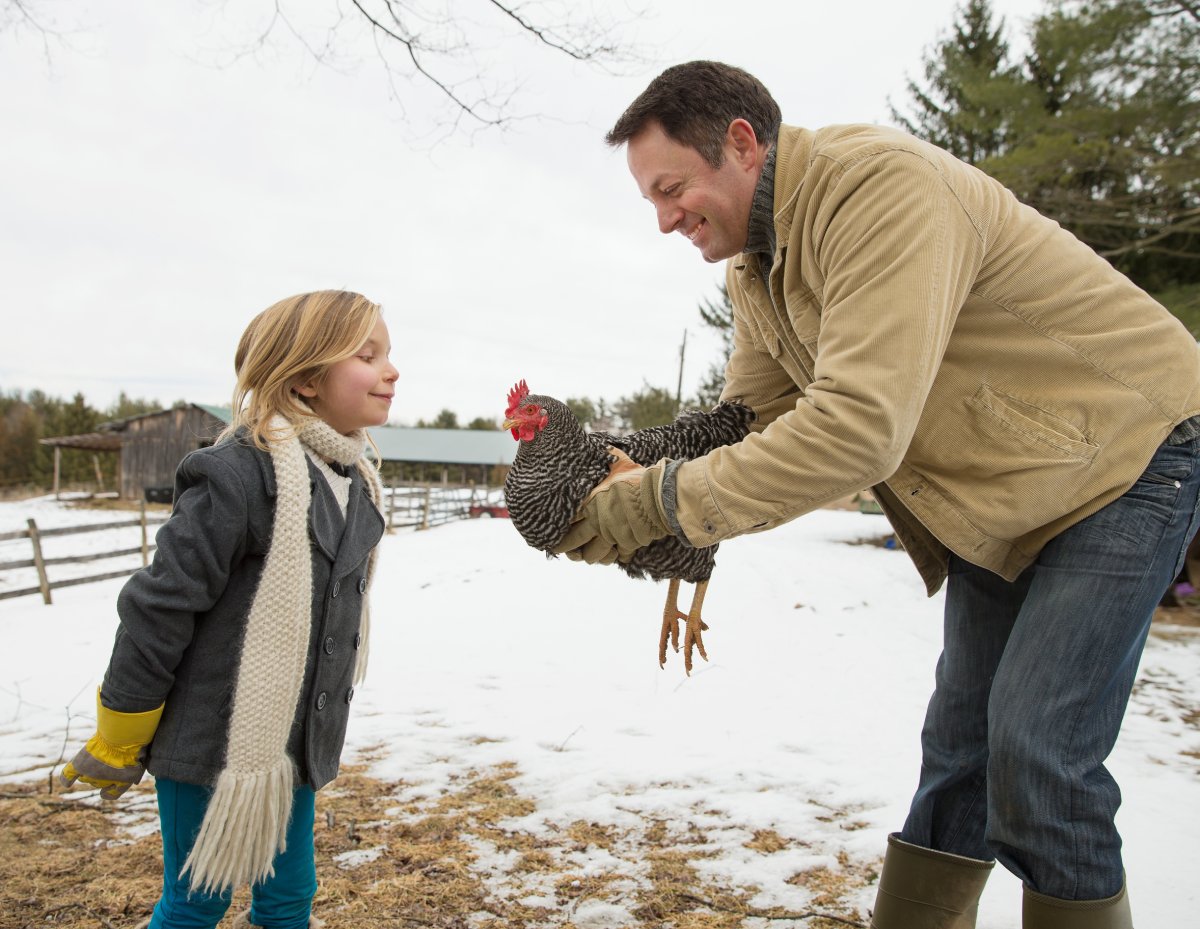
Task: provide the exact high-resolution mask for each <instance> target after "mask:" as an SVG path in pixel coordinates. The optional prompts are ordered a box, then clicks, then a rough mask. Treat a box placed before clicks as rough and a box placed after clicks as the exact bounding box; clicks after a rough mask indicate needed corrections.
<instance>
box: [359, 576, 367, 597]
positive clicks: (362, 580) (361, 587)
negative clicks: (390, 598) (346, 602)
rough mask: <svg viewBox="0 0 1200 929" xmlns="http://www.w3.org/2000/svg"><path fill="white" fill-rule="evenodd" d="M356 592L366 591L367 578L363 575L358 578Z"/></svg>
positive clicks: (362, 592)
mask: <svg viewBox="0 0 1200 929" xmlns="http://www.w3.org/2000/svg"><path fill="white" fill-rule="evenodd" d="M358 592H359V593H360V594H365V593H366V592H367V579H366V578H365V577H360V578H359V579H358Z"/></svg>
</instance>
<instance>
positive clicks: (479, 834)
mask: <svg viewBox="0 0 1200 929" xmlns="http://www.w3.org/2000/svg"><path fill="white" fill-rule="evenodd" d="M519 773H520V772H519V771H518V770H517V768H516V766H515V765H511V764H506V765H499V766H497V767H494V768H489V769H487V770H481V771H470V772H468V773H467V774H465V775H463V776H461V777H459V778H457V779H456V780H454V781H453V782H452V783H451V785H450V786H449V788H448V789H446V790H445V791H444V792H443V793H441V794H440V795H439V796H437V797H435V798H432V799H430V798H422V799H401V798H402V797H404V796H406V792H405V788H406V786H407V785H405V784H404V783H403V782H389V781H383V780H379V779H377V778H373V777H371V776H369V775H368V774H367V773H366V767H365V765H362V766H356V767H347V768H344V769H343V773H342V775H341V776H340V777H339V778H338V780H337V781H336V782H335V784H334V785H332V786H331V787H329V788H327V789H325V790H323V791H321V792H320V793H318V795H317V823H316V849H317V876H318V880H319V882H320V887H319V889H318V891H317V896H316V900H315V901H314V913H315V914H316V915H317V916H319V917H320V918H321V919H323V920H325V924H326V927H327V929H384V927H388V929H392V927H397V929H404V927H418V926H423V927H440V929H542V927H562V929H574V926H575V924H574V923H573V922H572V917H573V914H574V913H575V912H576V910H577V909H578V908H579V907H580V906H581V905H583V904H584V903H585V902H588V901H590V902H592V903H610V904H612V905H614V906H619V907H621V908H622V909H624V910H625V911H626V912H628V913H630V914H632V915H631V917H630V919H629V922H628V924H627V925H628V926H629V927H631V929H634V927H652V926H653V927H660V926H663V925H664V924H670V925H671V926H672V927H674V929H735V927H740V926H741V925H742V923H743V921H744V920H746V919H748V918H750V917H759V918H764V917H765V918H770V919H777V920H778V919H786V918H792V919H803V920H805V923H804V924H805V925H806V926H809V927H812V929H833V927H844V926H847V925H850V926H856V925H857V926H865V924H866V915H865V914H862V913H860V912H858V911H857V910H855V909H854V908H853V907H849V906H848V905H847V904H846V903H845V902H844V901H845V900H846V899H848V898H850V897H851V896H852V895H857V894H858V893H859V892H860V891H861V889H862V888H863V887H864V886H866V885H868V884H870V883H872V882H873V881H874V880H875V879H876V874H875V870H874V869H875V868H877V867H878V862H870V863H868V864H867V865H862V864H856V863H854V862H852V861H851V860H850V859H849V858H847V857H846V856H844V855H843V856H842V857H841V858H839V860H838V867H836V868H820V869H816V870H814V871H806V872H802V873H800V874H798V875H796V876H794V877H793V878H792V879H791V880H790V881H789V883H792V884H793V885H794V886H796V887H799V888H802V889H804V890H805V891H807V892H808V894H809V896H810V901H809V903H810V904H811V906H812V909H811V910H808V911H805V912H797V913H791V914H789V913H788V912H787V911H784V910H781V909H779V908H769V909H762V908H756V907H754V906H752V905H751V904H750V903H749V900H750V899H752V898H753V896H754V895H755V894H756V893H757V892H758V890H759V888H758V887H755V886H734V885H730V884H728V883H725V882H721V881H718V880H714V879H712V878H710V877H706V876H702V875H701V874H700V873H699V872H698V870H697V868H696V866H695V865H696V863H697V862H700V861H703V860H706V859H712V858H714V857H715V856H716V855H717V850H716V848H715V846H714V844H713V843H712V842H710V841H709V840H708V838H707V837H706V835H705V830H704V829H702V828H700V827H698V826H696V825H694V824H682V823H681V824H673V823H667V822H664V821H662V820H661V819H652V818H650V817H645V818H643V819H642V820H641V821H640V823H639V824H637V825H635V826H633V827H630V828H625V827H616V826H613V825H606V824H600V823H590V822H584V821H576V822H573V823H570V824H568V825H566V826H562V827H554V826H551V827H550V828H549V829H547V830H543V831H539V833H538V834H536V835H535V834H533V833H531V832H527V831H523V830H522V829H520V828H516V827H515V826H516V824H519V823H520V817H524V816H527V815H528V814H529V813H532V812H534V811H535V809H536V804H535V802H534V801H533V800H532V799H530V798H529V797H525V796H522V795H521V794H520V792H519V791H518V790H517V789H516V788H515V787H514V786H513V783H512V782H513V781H514V779H515V778H516V777H517V776H518V775H519ZM148 785H149V782H147V783H146V784H145V785H140V786H138V787H136V788H134V789H133V790H132V791H130V792H129V793H127V794H126V795H125V796H124V797H123V798H122V799H121V800H120V801H118V802H116V803H114V804H106V805H104V806H101V804H100V803H99V801H98V800H97V798H96V795H95V793H94V792H78V793H73V794H65V795H58V794H54V795H52V794H50V793H49V792H48V787H47V783H46V781H39V782H37V783H29V784H23V785H8V786H6V787H5V788H4V789H3V791H2V792H0V929H34V927H48V926H49V927H56V929H131V927H133V926H134V925H136V924H137V923H138V922H140V921H141V920H142V919H144V918H145V917H146V916H148V915H149V914H150V910H151V908H152V907H153V905H154V902H155V901H156V899H157V897H158V890H159V887H160V885H161V880H162V857H161V850H160V849H161V846H160V841H159V836H158V832H157V830H152V827H151V824H153V823H154V822H155V821H156V818H157V813H156V811H155V805H154V792H153V788H152V787H151V786H148ZM795 844H805V843H797V842H795V841H789V840H788V839H786V838H784V837H783V836H780V835H779V834H778V833H775V832H774V831H772V830H760V831H758V832H755V833H754V834H753V838H752V839H751V840H750V841H748V842H747V843H746V846H747V847H749V848H753V849H755V850H756V851H758V852H759V853H760V854H773V853H774V852H777V851H779V850H781V849H784V848H787V847H789V846H791V845H795ZM597 853H602V854H604V855H606V856H610V858H609V859H608V864H606V865H605V866H603V867H596V866H595V864H594V862H595V858H594V856H595V855H596V854H597ZM612 859H615V862H614V861H613V860H612ZM589 861H591V862H593V863H592V864H591V865H589V864H588V862H589ZM248 903H249V894H248V891H246V890H245V889H242V890H240V891H238V892H237V893H236V894H235V896H234V904H233V906H232V907H231V908H230V914H231V915H230V916H229V917H227V918H226V921H225V922H224V923H222V926H228V925H229V924H230V923H231V922H232V915H233V914H235V913H239V912H241V911H242V910H244V909H245V908H246V907H247V906H248ZM820 914H825V915H826V916H828V917H829V918H821V915H820Z"/></svg>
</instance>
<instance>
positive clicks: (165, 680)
mask: <svg viewBox="0 0 1200 929" xmlns="http://www.w3.org/2000/svg"><path fill="white" fill-rule="evenodd" d="M308 471H309V481H310V484H311V487H312V503H311V505H310V506H309V513H308V534H309V542H310V546H309V547H310V551H311V555H312V580H313V587H312V629H311V633H310V635H309V644H308V661H307V665H306V668H305V672H304V685H303V687H302V688H301V693H300V699H299V701H298V703H297V707H296V717H295V720H294V721H293V723H292V731H291V735H290V736H289V738H288V754H289V755H290V756H291V758H292V759H293V760H294V761H295V763H296V769H297V783H308V784H309V785H310V786H312V787H313V788H314V789H317V788H320V787H322V786H324V785H325V784H327V783H329V782H330V781H331V780H333V779H334V778H335V777H336V776H337V772H338V760H339V758H340V756H341V751H342V744H343V742H344V741H345V737H346V723H347V721H348V719H349V715H350V701H351V699H352V698H353V696H354V688H353V686H352V683H353V676H354V664H355V657H356V653H357V650H358V648H359V646H360V644H361V639H360V637H359V624H360V620H361V615H362V607H363V597H364V595H365V593H366V588H367V559H368V556H369V555H370V553H371V550H372V549H373V548H374V547H375V546H376V545H377V544H378V542H379V540H380V538H381V537H382V535H383V529H384V525H383V517H382V516H381V515H380V514H379V511H378V510H377V509H376V508H375V505H374V504H373V503H372V502H371V498H370V496H369V495H368V491H367V487H366V483H365V482H364V480H363V478H362V476H361V475H360V474H359V473H358V471H357V469H351V472H350V473H351V480H352V483H351V486H350V502H349V505H348V506H347V508H346V516H345V517H344V518H343V517H342V514H341V511H340V510H339V508H338V504H337V501H336V500H335V499H334V496H333V491H332V490H331V489H330V487H329V484H328V483H327V482H326V480H325V479H324V477H322V476H321V473H320V472H319V471H318V470H317V468H316V467H315V465H313V463H312V462H311V461H309V462H308ZM275 494H276V489H275V471H274V467H273V465H272V462H271V456H270V455H269V454H268V453H266V452H263V451H261V450H260V449H257V448H255V447H254V446H253V445H252V444H250V442H249V441H248V440H247V439H244V438H243V437H241V436H235V437H234V438H233V439H230V440H227V441H224V442H221V443H219V444H217V445H214V446H211V447H209V448H202V449H199V450H197V451H195V452H192V453H191V454H189V455H188V456H187V457H186V458H184V460H183V461H182V462H181V463H180V465H179V468H178V470H177V471H176V475H175V505H174V508H173V510H172V513H171V518H170V519H169V520H168V521H167V522H166V523H164V524H163V526H162V528H161V529H160V530H159V532H158V537H157V544H158V550H157V551H156V553H155V556H154V561H153V562H152V563H151V564H150V565H149V566H148V567H146V568H144V569H142V570H141V571H139V572H138V573H137V574H135V575H134V576H133V577H132V578H130V580H129V581H128V583H126V585H125V587H124V588H123V589H122V591H121V594H120V596H119V598H118V600H117V612H118V615H119V617H120V626H119V627H118V629H117V635H116V643H115V645H114V647H113V654H112V659H111V661H110V663H109V666H108V670H107V672H106V673H105V675H104V682H103V684H102V685H101V688H100V690H101V699H102V701H103V703H104V705H105V706H107V707H109V708H110V709H113V710H117V711H119V712H127V713H128V712H142V711H145V710H149V709H153V708H155V707H157V706H159V705H160V704H162V703H164V702H165V703H166V707H165V709H164V710H163V715H162V720H161V722H160V723H159V727H158V731H157V732H156V733H155V736H154V740H153V742H152V743H151V744H150V747H149V754H148V758H147V762H146V768H147V770H148V771H149V772H150V773H151V774H153V775H154V776H155V777H166V778H170V779H172V780H177V781H182V782H184V783H190V784H204V785H212V784H213V783H215V781H216V779H217V775H218V774H220V772H221V770H222V769H223V767H224V761H225V746H226V743H227V741H228V728H229V718H230V714H231V712H232V708H233V692H234V685H235V682H236V680H237V673H238V659H239V656H240V654H241V647H242V639H243V635H244V633H245V625H246V617H247V616H248V614H249V612H250V606H251V604H252V603H253V602H254V593H255V590H256V589H257V587H258V580H259V577H260V575H261V574H262V569H263V563H264V560H265V558H266V554H267V551H268V550H269V549H270V545H271V532H272V526H273V521H274V515H275Z"/></svg>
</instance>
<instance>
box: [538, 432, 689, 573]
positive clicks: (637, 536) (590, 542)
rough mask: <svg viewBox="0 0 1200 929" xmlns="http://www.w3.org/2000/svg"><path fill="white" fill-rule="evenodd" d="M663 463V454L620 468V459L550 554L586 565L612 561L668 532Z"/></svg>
mask: <svg viewBox="0 0 1200 929" xmlns="http://www.w3.org/2000/svg"><path fill="white" fill-rule="evenodd" d="M622 457H624V456H623V455H622ZM625 460H626V461H628V459H627V458H626V459H625ZM666 464H667V459H666V458H664V459H662V460H661V461H659V462H658V463H657V464H655V465H653V466H652V467H649V468H639V467H636V466H634V467H632V468H627V469H622V468H621V467H620V465H621V463H620V462H618V465H617V466H614V468H613V472H612V474H610V475H609V477H607V478H606V479H605V480H604V482H603V483H601V484H600V485H599V486H598V487H597V488H596V489H595V490H593V491H592V493H591V494H590V495H589V496H588V498H587V499H586V500H585V501H584V503H583V506H582V507H581V508H580V510H579V512H578V513H577V514H576V516H575V520H574V522H572V523H571V528H570V529H568V530H567V534H566V535H565V536H563V538H562V541H561V542H559V543H558V545H556V546H555V547H554V549H553V551H554V553H555V554H563V553H566V554H567V557H568V558H572V559H582V560H583V561H586V562H587V563H588V564H612V563H613V562H614V561H628V560H629V559H630V558H631V557H632V556H633V553H634V552H635V551H637V550H638V549H639V548H642V547H643V546H646V545H649V544H650V543H651V542H653V541H655V540H656V539H662V538H665V537H666V536H668V535H670V534H671V530H670V529H669V528H668V526H667V515H666V513H665V512H664V510H663V505H662V498H661V496H660V494H661V488H662V480H663V470H664V468H665V467H666Z"/></svg>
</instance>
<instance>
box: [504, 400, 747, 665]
mask: <svg viewBox="0 0 1200 929" xmlns="http://www.w3.org/2000/svg"><path fill="white" fill-rule="evenodd" d="M754 418H755V417H754V411H753V410H751V409H750V408H749V407H747V406H745V405H744V404H742V403H739V402H737V401H725V402H723V403H719V404H717V406H715V407H713V409H712V410H711V411H710V412H708V413H703V412H700V411H698V410H697V411H688V412H685V413H682V414H680V415H679V417H678V418H677V419H676V420H675V422H673V423H670V424H669V425H666V426H654V427H652V428H650V429H640V430H638V431H637V432H634V433H631V434H630V435H626V436H614V435H610V434H608V433H605V432H586V431H584V429H583V427H582V426H581V425H580V424H579V421H578V420H577V419H576V418H575V415H574V414H573V413H572V412H571V411H570V410H569V409H568V408H567V406H566V405H565V404H563V403H560V402H559V401H558V400H555V399H554V398H553V397H547V396H544V395H540V394H531V393H530V392H529V388H528V387H527V386H526V385H525V382H524V381H521V382H520V383H518V384H517V385H516V386H515V387H513V389H512V390H511V391H509V394H508V408H507V409H506V410H505V415H504V427H503V428H505V429H511V430H512V434H513V438H514V439H516V440H517V441H518V442H519V443H520V444H519V447H518V449H517V455H516V459H515V460H514V461H513V465H512V468H511V469H510V470H509V472H508V478H507V479H506V480H505V482H504V497H505V501H506V503H507V505H508V512H509V515H510V516H511V517H512V521H513V525H514V526H515V527H516V529H517V531H518V532H519V533H521V537H522V538H524V539H525V541H526V542H528V543H529V544H530V545H531V546H533V547H534V548H536V549H540V550H541V551H544V552H547V553H549V552H550V550H551V549H552V548H554V546H555V545H557V544H558V543H559V542H560V541H561V540H562V539H563V537H564V536H565V535H566V534H567V530H568V529H569V528H570V525H571V519H572V517H573V516H574V515H575V514H576V513H577V512H578V511H579V508H580V507H581V506H582V505H583V503H584V501H585V500H586V499H587V497H588V495H589V494H590V493H591V492H592V490H593V489H594V488H595V487H596V486H597V485H598V484H599V483H600V482H601V481H603V480H604V479H605V478H606V477H608V475H609V473H610V470H614V469H615V470H621V469H622V466H625V467H628V465H627V464H626V463H625V462H624V461H623V460H622V459H621V457H620V456H619V455H617V454H614V450H619V451H621V452H624V453H625V455H627V456H628V457H629V458H630V459H632V460H633V462H635V463H636V464H639V465H642V466H645V467H649V466H650V465H653V464H655V463H656V462H657V461H659V460H660V459H662V458H671V459H675V460H681V459H689V458H698V457H700V456H701V455H705V454H707V453H708V452H710V451H712V450H713V449H714V448H719V447H720V446H722V445H732V444H734V443H736V442H740V441H741V440H742V439H743V438H744V437H745V435H746V434H747V432H749V426H750V423H751V422H753V420H754ZM716 552H717V546H716V545H711V546H709V547H707V548H692V547H691V546H690V545H687V544H685V543H683V542H682V541H680V540H679V539H677V538H676V537H675V536H673V535H670V536H667V537H666V538H664V539H658V540H657V541H655V542H651V543H650V544H649V545H646V546H643V547H642V548H640V549H638V550H637V551H636V552H634V554H633V556H632V557H631V558H630V559H629V560H628V561H619V562H617V565H618V567H620V569H621V570H622V571H624V572H625V573H626V574H628V575H629V576H630V577H633V578H645V577H650V578H652V579H653V580H656V581H661V580H668V581H670V584H669V586H668V589H667V602H666V606H665V607H664V609H663V621H662V629H661V632H660V634H659V640H658V663H659V667H662V666H663V665H664V664H665V663H666V660H667V642H668V640H669V641H670V643H671V645H672V647H673V648H674V649H675V650H676V651H678V650H679V620H681V619H682V620H685V621H686V623H687V625H686V628H685V632H684V656H683V657H684V668H685V670H686V671H687V673H688V674H690V673H691V670H692V646H693V644H694V645H695V646H696V648H697V649H698V650H699V652H700V657H701V658H703V659H704V660H705V661H707V660H708V655H707V654H706V653H705V651H704V640H703V638H702V637H701V632H702V631H703V630H705V629H707V628H708V626H707V625H705V623H704V621H703V620H702V619H701V616H700V610H701V607H702V606H703V604H704V594H705V591H706V590H707V588H708V580H709V578H710V577H711V576H712V572H713V565H714V564H715V558H716ZM681 580H684V581H688V582H690V583H693V584H695V585H696V589H695V593H694V594H693V596H692V605H691V609H689V610H688V612H687V613H686V614H685V613H681V612H680V611H679V607H678V596H679V582H680V581H681Z"/></svg>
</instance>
